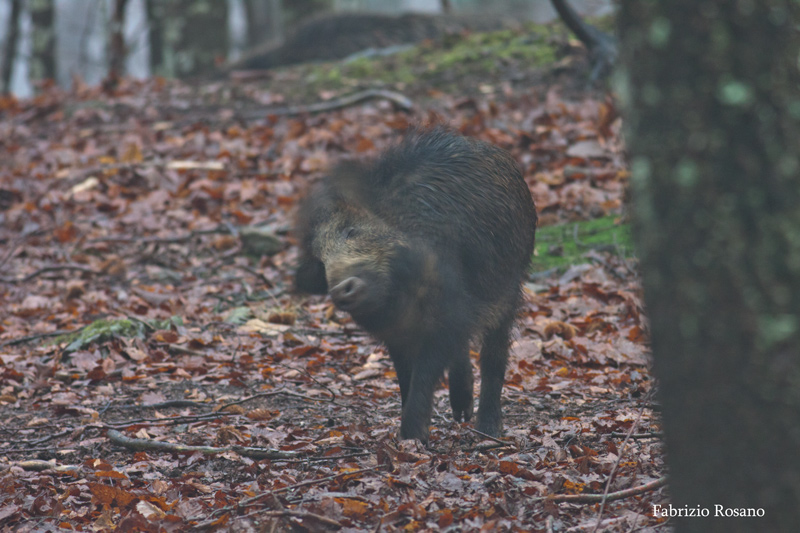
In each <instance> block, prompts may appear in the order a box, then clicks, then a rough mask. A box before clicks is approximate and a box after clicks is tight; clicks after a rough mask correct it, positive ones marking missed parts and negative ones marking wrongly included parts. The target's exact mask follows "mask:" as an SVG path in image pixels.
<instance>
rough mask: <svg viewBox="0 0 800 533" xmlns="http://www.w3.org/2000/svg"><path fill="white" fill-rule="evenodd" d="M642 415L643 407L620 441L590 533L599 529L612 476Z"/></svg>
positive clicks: (594, 532)
mask: <svg viewBox="0 0 800 533" xmlns="http://www.w3.org/2000/svg"><path fill="white" fill-rule="evenodd" d="M642 414H644V407H641V408H640V409H639V414H638V415H637V416H636V420H635V421H634V422H633V424H631V428H630V429H629V430H628V434H627V435H625V439H624V440H623V441H622V446H620V450H619V453H618V454H617V460H616V462H615V463H614V466H613V467H611V473H610V474H609V475H608V480H607V481H606V487H605V489H604V490H603V498H602V499H601V500H600V509H599V510H598V511H597V523H596V524H595V526H594V529H593V530H592V533H597V530H598V529H599V528H600V522H601V519H602V518H603V510H605V507H606V502H607V501H608V491H609V490H611V482H612V481H614V475H615V474H616V473H617V468H619V463H620V461H622V456H623V455H625V452H626V451H627V446H628V441H629V440H631V435H633V434H634V432H636V428H637V427H639V422H640V421H641V420H642Z"/></svg>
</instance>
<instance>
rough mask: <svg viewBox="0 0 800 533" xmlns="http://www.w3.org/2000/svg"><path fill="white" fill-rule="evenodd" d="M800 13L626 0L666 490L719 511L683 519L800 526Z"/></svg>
mask: <svg viewBox="0 0 800 533" xmlns="http://www.w3.org/2000/svg"><path fill="white" fill-rule="evenodd" d="M798 20H800V4H798V3H797V2H795V1H792V0H761V1H757V2H744V1H742V2H729V1H727V0H708V1H705V2H698V1H697V0H669V1H663V2H653V1H642V0H623V1H622V2H621V9H620V14H619V22H620V34H621V56H622V67H623V68H622V74H623V75H622V76H621V79H622V80H624V81H623V83H622V84H621V86H620V93H621V95H622V97H623V99H624V100H626V102H625V103H626V106H627V110H628V116H627V128H628V142H629V148H630V153H631V169H632V182H631V183H632V188H633V197H634V219H635V223H636V232H635V235H636V240H637V244H638V246H639V253H640V257H641V267H642V272H643V275H644V289H645V300H646V302H647V309H648V314H649V316H650V319H651V321H652V340H653V354H654V358H655V373H656V376H657V377H658V379H659V382H660V394H661V401H662V405H663V417H664V430H665V441H666V446H667V456H668V464H669V468H670V474H671V485H670V486H671V490H670V492H671V495H672V501H673V505H674V506H676V507H679V508H681V509H682V508H683V506H688V507H689V508H692V509H695V508H698V507H699V508H701V509H709V512H710V515H711V517H710V518H708V519H697V518H685V519H680V518H679V519H673V520H674V523H675V526H676V530H677V531H725V532H729V531H796V528H797V527H798V525H800V180H798V174H799V173H800V159H798V154H799V153H800V151H798V147H800V90H799V89H800V71H798V63H797V61H798V57H800V34H799V33H798V31H797V29H796V24H797V21H798ZM715 505H720V506H723V508H724V509H751V508H752V509H763V510H764V516H763V517H760V518H719V517H715V514H716V512H717V508H716V507H715Z"/></svg>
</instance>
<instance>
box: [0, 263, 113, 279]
mask: <svg viewBox="0 0 800 533" xmlns="http://www.w3.org/2000/svg"><path fill="white" fill-rule="evenodd" d="M59 270H77V271H79V272H86V273H88V274H95V275H96V274H101V272H98V271H97V270H94V269H92V268H89V267H87V266H83V265H51V266H46V267H42V268H40V269H39V270H36V271H35V272H32V273H31V274H28V275H27V276H23V277H21V278H0V282H3V283H25V282H26V281H30V280H32V279H33V278H35V277H38V276H41V275H42V274H46V273H47V272H58V271H59Z"/></svg>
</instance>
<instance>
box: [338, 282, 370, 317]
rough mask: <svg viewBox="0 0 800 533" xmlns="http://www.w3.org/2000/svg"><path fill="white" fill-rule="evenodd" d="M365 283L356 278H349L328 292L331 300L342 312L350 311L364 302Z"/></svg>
mask: <svg viewBox="0 0 800 533" xmlns="http://www.w3.org/2000/svg"><path fill="white" fill-rule="evenodd" d="M366 293H367V283H366V282H365V281H364V280H363V279H361V278H359V277H356V276H351V277H349V278H347V279H345V280H344V281H342V282H340V283H338V284H337V285H335V286H334V287H333V288H331V290H330V295H331V299H333V303H334V304H336V307H338V308H339V309H341V310H342V311H352V310H354V309H357V308H358V306H359V305H360V304H361V303H362V302H363V301H364V298H365V296H366Z"/></svg>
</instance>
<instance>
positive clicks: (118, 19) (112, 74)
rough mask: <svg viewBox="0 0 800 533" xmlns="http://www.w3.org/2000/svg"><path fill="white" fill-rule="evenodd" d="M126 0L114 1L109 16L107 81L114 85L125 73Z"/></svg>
mask: <svg viewBox="0 0 800 533" xmlns="http://www.w3.org/2000/svg"><path fill="white" fill-rule="evenodd" d="M127 3H128V0H114V11H113V12H112V14H111V39H110V43H109V69H108V81H110V82H111V83H113V84H116V83H117V81H118V80H119V78H120V77H121V76H122V75H123V74H124V73H125V56H126V55H127V49H126V47H125V6H126V5H127Z"/></svg>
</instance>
